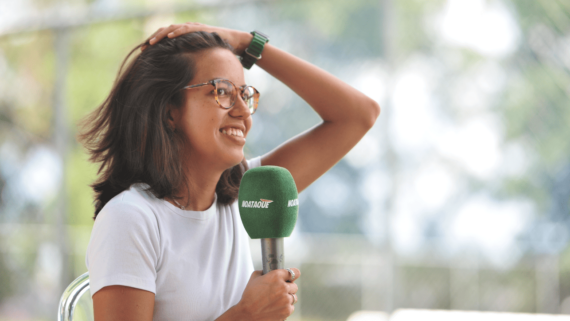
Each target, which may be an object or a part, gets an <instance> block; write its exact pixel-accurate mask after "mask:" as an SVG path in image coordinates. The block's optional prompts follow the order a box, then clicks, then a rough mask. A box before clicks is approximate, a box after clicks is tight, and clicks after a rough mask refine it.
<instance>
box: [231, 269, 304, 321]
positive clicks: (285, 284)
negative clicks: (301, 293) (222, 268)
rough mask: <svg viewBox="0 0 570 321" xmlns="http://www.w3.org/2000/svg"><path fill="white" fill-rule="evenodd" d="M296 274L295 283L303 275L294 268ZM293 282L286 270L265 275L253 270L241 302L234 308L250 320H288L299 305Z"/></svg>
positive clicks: (295, 285) (296, 288)
mask: <svg viewBox="0 0 570 321" xmlns="http://www.w3.org/2000/svg"><path fill="white" fill-rule="evenodd" d="M291 270H293V272H294V273H295V280H297V279H298V278H299V276H300V275H301V272H300V271H299V270H298V269H296V268H291ZM295 280H293V281H291V275H290V274H289V272H288V271H287V270H284V269H278V270H274V271H271V272H269V273H267V274H265V275H261V271H254V272H253V273H252V274H251V277H250V278H249V282H248V283H247V286H246V288H245V290H244V291H243V295H242V298H241V301H240V302H239V303H238V304H237V305H236V306H234V308H237V310H238V311H239V313H238V315H240V316H243V317H244V318H245V319H247V320H278V321H281V320H285V319H286V318H287V317H289V316H290V315H291V314H292V313H293V311H295V306H294V304H295V303H296V302H297V290H298V287H297V284H295V283H294V281H295Z"/></svg>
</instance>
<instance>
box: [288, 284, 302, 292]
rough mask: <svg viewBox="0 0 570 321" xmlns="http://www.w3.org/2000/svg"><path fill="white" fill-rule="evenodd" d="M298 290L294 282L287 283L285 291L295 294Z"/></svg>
mask: <svg viewBox="0 0 570 321" xmlns="http://www.w3.org/2000/svg"><path fill="white" fill-rule="evenodd" d="M297 291H299V286H298V285H297V284H295V283H287V293H290V294H295V293H297Z"/></svg>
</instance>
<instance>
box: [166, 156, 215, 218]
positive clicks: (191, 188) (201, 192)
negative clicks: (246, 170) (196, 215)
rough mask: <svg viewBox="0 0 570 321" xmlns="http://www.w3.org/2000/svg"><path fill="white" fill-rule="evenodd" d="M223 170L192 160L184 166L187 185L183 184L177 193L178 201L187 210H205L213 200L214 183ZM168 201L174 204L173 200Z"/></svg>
mask: <svg viewBox="0 0 570 321" xmlns="http://www.w3.org/2000/svg"><path fill="white" fill-rule="evenodd" d="M223 172H224V171H223V170H220V169H214V168H211V165H209V166H208V164H201V163H200V162H192V165H189V166H186V173H185V174H186V181H187V182H188V186H185V185H183V186H182V188H181V190H180V192H179V194H178V195H177V196H178V197H180V199H178V203H180V205H182V206H184V208H185V209H186V210H189V211H205V210H207V209H208V208H210V206H211V205H212V203H213V202H214V199H215V194H216V185H217V184H218V181H219V180H220V176H222V173H223ZM169 201H170V203H172V204H174V205H176V203H174V202H173V201H171V200H169Z"/></svg>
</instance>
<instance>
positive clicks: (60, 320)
mask: <svg viewBox="0 0 570 321" xmlns="http://www.w3.org/2000/svg"><path fill="white" fill-rule="evenodd" d="M88 290H89V272H85V273H83V274H82V275H80V276H79V277H78V278H77V279H75V280H74V281H73V282H71V284H69V286H68V287H67V289H65V291H64V292H63V295H62V296H61V299H60V300H59V309H58V311H57V321H72V320H73V312H75V306H76V305H77V302H78V301H79V299H80V298H81V296H83V294H85V292H87V291H88Z"/></svg>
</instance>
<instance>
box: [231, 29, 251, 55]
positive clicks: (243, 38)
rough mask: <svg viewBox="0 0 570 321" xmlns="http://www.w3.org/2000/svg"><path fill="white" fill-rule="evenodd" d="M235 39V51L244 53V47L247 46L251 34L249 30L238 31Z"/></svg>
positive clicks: (240, 53)
mask: <svg viewBox="0 0 570 321" xmlns="http://www.w3.org/2000/svg"><path fill="white" fill-rule="evenodd" d="M237 39H238V41H237V47H236V48H235V49H236V53H237V54H239V55H240V56H242V55H243V54H244V53H245V49H247V47H249V44H250V43H251V40H252V39H253V35H252V34H251V33H249V32H245V31H238V35H237Z"/></svg>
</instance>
